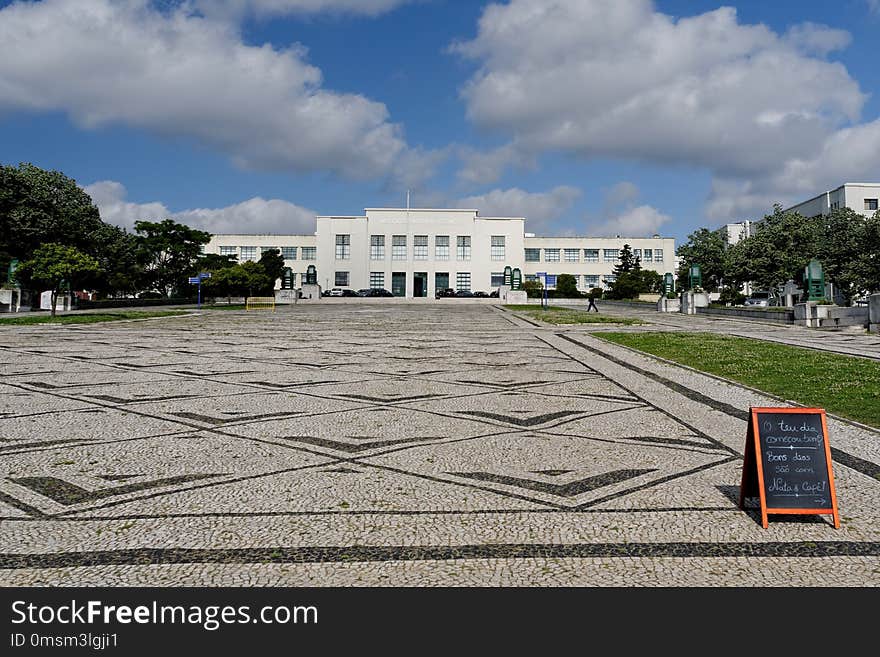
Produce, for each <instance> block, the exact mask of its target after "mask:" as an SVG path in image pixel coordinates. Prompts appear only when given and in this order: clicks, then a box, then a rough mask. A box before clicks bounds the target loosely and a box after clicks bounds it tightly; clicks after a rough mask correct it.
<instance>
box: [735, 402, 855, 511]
mask: <svg viewBox="0 0 880 657" xmlns="http://www.w3.org/2000/svg"><path fill="white" fill-rule="evenodd" d="M750 416H751V417H750V422H749V428H748V433H747V436H746V451H745V457H744V460H743V479H742V487H741V491H740V506H742V505H743V502H744V500H745V498H746V497H747V496H748V497H753V496H756V497H760V500H761V515H762V524H763V525H764V527H767V515H768V514H774V513H815V514H821V513H830V514H832V515H833V516H834V525H835V527H837V526H839V519H838V514H837V498H836V495H835V491H834V477H833V475H832V472H831V451H830V446H829V444H828V429H827V424H826V422H825V411H823V410H822V409H818V408H804V409H801V408H753V409H751V413H750Z"/></svg>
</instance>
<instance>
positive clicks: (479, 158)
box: [456, 144, 536, 185]
mask: <svg viewBox="0 0 880 657" xmlns="http://www.w3.org/2000/svg"><path fill="white" fill-rule="evenodd" d="M458 156H459V158H460V159H461V160H462V162H463V166H462V168H461V169H460V170H459V171H458V173H457V174H456V175H457V176H458V179H459V180H461V181H462V182H465V183H471V184H477V185H488V184H490V183H494V182H496V181H497V180H498V179H499V178H501V176H502V174H503V173H504V170H505V169H507V168H508V167H511V166H516V167H520V168H526V167H529V168H534V167H535V166H536V162H535V158H534V157H533V156H531V155H528V154H525V153H523V152H521V151H520V149H519V148H517V146H516V145H514V144H505V145H504V146H499V147H498V148H494V149H492V150H489V151H479V150H476V149H474V148H470V147H468V146H464V147H461V148H459V152H458Z"/></svg>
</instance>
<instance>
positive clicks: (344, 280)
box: [334, 271, 348, 287]
mask: <svg viewBox="0 0 880 657" xmlns="http://www.w3.org/2000/svg"><path fill="white" fill-rule="evenodd" d="M334 280H335V281H336V282H335V283H334V285H336V287H339V286H344V287H348V272H347V271H338V272H336V277H335V278H334Z"/></svg>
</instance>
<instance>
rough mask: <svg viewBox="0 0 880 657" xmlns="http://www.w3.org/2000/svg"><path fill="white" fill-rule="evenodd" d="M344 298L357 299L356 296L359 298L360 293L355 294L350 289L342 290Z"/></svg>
mask: <svg viewBox="0 0 880 657" xmlns="http://www.w3.org/2000/svg"><path fill="white" fill-rule="evenodd" d="M342 296H344V297H356V296H358V293H357V292H355V291H354V290H349V289H348V288H346V289H344V290H342Z"/></svg>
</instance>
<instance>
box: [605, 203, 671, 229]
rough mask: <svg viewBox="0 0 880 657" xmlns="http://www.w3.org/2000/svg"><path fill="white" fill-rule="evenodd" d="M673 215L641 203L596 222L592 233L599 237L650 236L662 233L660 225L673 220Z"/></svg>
mask: <svg viewBox="0 0 880 657" xmlns="http://www.w3.org/2000/svg"><path fill="white" fill-rule="evenodd" d="M671 220H672V217H670V216H669V215H667V214H663V213H662V212H660V211H659V210H658V209H657V208H654V207H651V206H650V205H639V206H638V207H635V208H630V209H629V210H626V211H625V212H624V213H623V214H621V215H619V216H617V217H614V218H612V219H608V220H607V221H603V222H601V223H598V224H594V225H593V226H592V227H591V229H590V235H597V236H599V237H613V236H617V235H619V236H621V237H650V236H651V235H654V234H659V233H660V227H661V226H662V225H663V224H665V223H667V222H669V221H671Z"/></svg>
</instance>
